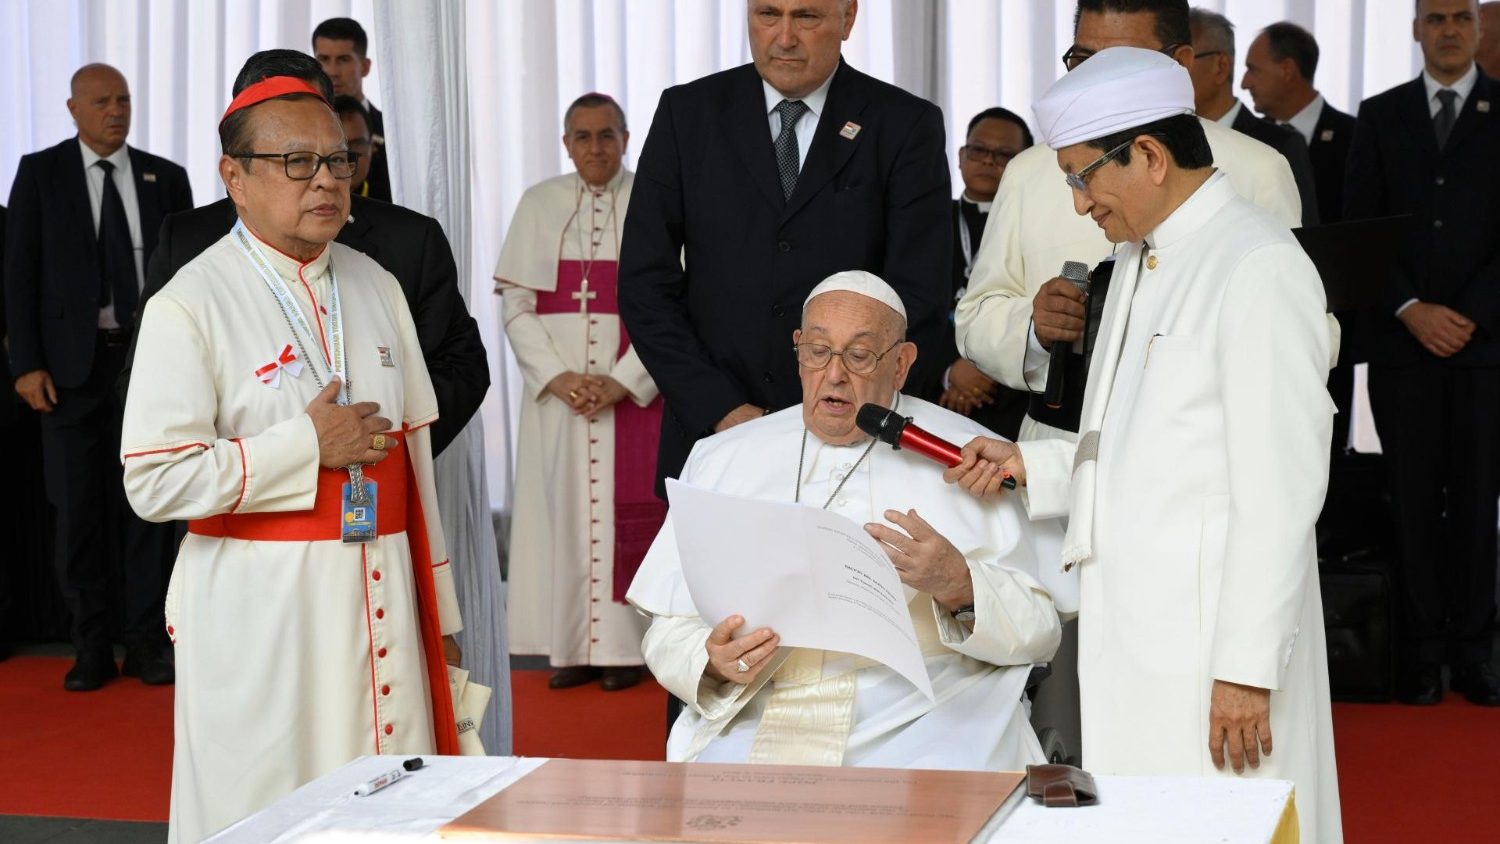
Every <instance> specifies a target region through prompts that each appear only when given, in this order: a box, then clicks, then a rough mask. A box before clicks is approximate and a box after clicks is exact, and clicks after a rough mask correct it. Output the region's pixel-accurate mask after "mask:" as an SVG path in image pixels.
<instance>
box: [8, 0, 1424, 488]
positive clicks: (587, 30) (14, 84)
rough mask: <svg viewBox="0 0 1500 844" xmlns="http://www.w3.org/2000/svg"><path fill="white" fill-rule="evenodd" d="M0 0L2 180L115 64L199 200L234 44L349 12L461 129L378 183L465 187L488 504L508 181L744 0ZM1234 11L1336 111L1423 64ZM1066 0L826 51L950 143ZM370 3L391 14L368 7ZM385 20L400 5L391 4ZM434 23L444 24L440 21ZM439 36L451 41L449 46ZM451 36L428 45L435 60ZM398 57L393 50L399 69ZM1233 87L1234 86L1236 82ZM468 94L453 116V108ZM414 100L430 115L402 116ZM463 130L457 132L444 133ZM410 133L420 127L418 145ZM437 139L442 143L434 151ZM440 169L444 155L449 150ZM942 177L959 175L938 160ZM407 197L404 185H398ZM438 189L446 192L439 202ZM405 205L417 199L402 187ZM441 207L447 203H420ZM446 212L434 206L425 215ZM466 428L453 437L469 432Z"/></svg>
mask: <svg viewBox="0 0 1500 844" xmlns="http://www.w3.org/2000/svg"><path fill="white" fill-rule="evenodd" d="M380 2H382V3H385V2H388V3H389V4H390V8H385V7H383V6H382V7H381V11H380V14H377V5H378V4H377V0H263V2H255V0H0V191H3V192H4V194H8V193H9V189H10V182H11V179H12V178H13V176H14V173H15V167H16V161H17V159H18V158H19V157H20V156H21V155H22V154H23V153H26V152H30V151H32V150H36V149H40V148H42V147H43V146H47V145H50V144H54V143H56V142H58V141H59V140H61V139H63V138H65V137H67V136H68V135H71V134H72V133H73V127H72V122H71V120H70V119H69V117H68V113H67V110H66V108H65V107H64V102H65V101H66V100H67V94H68V91H67V85H68V78H69V76H70V75H71V74H72V72H73V71H74V70H75V69H77V67H78V66H80V65H82V64H84V63H86V62H90V61H105V62H109V63H111V64H113V65H115V66H116V67H118V68H119V69H120V70H121V71H123V72H124V73H125V75H126V77H127V78H128V79H129V80H130V83H131V86H132V91H133V93H134V100H135V124H134V128H133V130H132V132H131V138H130V141H131V143H132V144H134V145H136V146H139V147H142V148H144V149H148V150H150V151H152V152H154V153H157V154H158V155H164V156H166V157H168V158H171V159H173V160H175V161H178V162H180V163H182V164H183V165H184V166H186V167H187V168H188V172H189V175H190V176H191V177H192V179H193V185H194V190H195V192H196V196H197V198H198V200H199V201H200V202H207V201H210V200H212V199H214V198H216V197H218V196H222V194H223V189H222V187H221V186H220V185H219V184H218V179H217V177H216V175H215V169H214V167H215V161H216V160H217V156H218V145H217V140H216V136H215V132H214V127H215V126H216V124H217V122H218V117H219V115H220V114H221V113H222V110H223V108H224V106H225V104H226V103H227V101H228V91H229V84H230V82H231V81H232V79H233V76H234V73H235V71H236V70H237V69H238V68H239V66H240V64H241V62H243V61H244V58H245V57H246V56H247V55H249V54H250V53H251V52H254V51H255V50H259V49H265V48H268V47H291V48H295V49H301V50H306V49H308V40H307V39H308V34H309V33H310V32H311V30H312V27H313V26H314V25H316V23H317V22H318V21H320V20H322V19H324V18H327V17H332V16H336V15H348V16H350V17H354V18H355V19H357V20H360V21H362V22H363V23H364V24H365V26H366V29H367V30H370V31H371V34H372V41H371V46H370V55H371V58H373V59H374V70H373V71H372V73H371V75H370V78H369V79H367V80H366V90H367V92H369V93H370V95H371V99H372V100H374V101H375V103H376V104H377V105H379V106H381V108H382V109H385V110H387V111H389V112H390V117H391V120H389V121H388V125H387V132H388V134H392V133H395V134H394V135H393V136H394V137H398V138H404V137H406V135H407V133H409V132H415V133H416V134H417V137H418V138H423V137H424V136H425V140H426V141H427V142H429V144H430V145H435V146H440V145H442V144H459V143H462V142H464V141H467V143H468V146H469V152H468V164H467V174H466V175H456V174H459V173H462V161H457V162H455V161H454V160H451V159H450V160H448V161H446V163H445V164H444V165H443V166H444V167H445V168H446V169H445V170H444V171H443V172H437V171H433V170H431V169H429V165H430V162H414V161H411V160H409V158H404V157H403V156H405V155H406V153H407V152H408V151H410V150H413V149H415V148H417V147H418V142H417V141H413V142H411V143H409V144H408V143H405V142H403V143H401V144H396V143H393V144H392V151H391V157H392V161H393V164H394V165H395V168H396V169H395V172H393V174H392V175H393V178H394V179H395V180H396V195H397V199H398V200H400V201H406V202H412V203H415V202H418V201H420V202H427V201H429V199H430V200H432V201H436V197H427V195H426V194H427V188H425V187H422V186H420V185H415V184H414V182H413V181H412V180H415V179H424V180H425V179H429V178H442V179H451V180H456V181H460V182H463V181H466V182H467V184H468V186H469V189H470V191H469V198H468V215H467V220H468V224H469V227H470V228H469V237H468V240H469V249H468V259H469V266H468V279H469V290H468V293H469V294H470V300H469V301H470V308H471V310H472V311H473V313H474V316H475V318H476V319H478V320H479V323H480V326H481V329H482V330H483V332H484V334H485V342H486V344H487V346H488V348H489V349H490V356H491V367H492V372H491V374H492V381H493V383H494V385H495V388H494V389H493V390H491V392H490V395H489V397H488V399H487V400H486V402H485V405H484V408H483V411H482V419H483V429H484V442H483V453H484V458H485V463H484V465H485V472H486V481H487V487H488V490H489V494H490V499H491V503H492V504H493V506H494V507H495V508H497V509H508V507H509V501H510V495H511V490H510V478H511V474H512V469H513V466H514V456H513V454H512V449H513V448H514V437H513V436H512V435H511V434H512V430H513V426H514V421H515V418H516V415H517V410H516V408H517V400H518V395H519V389H520V378H519V376H518V374H517V372H516V370H515V367H514V365H513V364H512V363H511V362H510V360H509V352H508V349H507V347H506V345H505V343H504V337H503V332H502V331H501V330H500V325H499V319H498V308H497V302H496V297H494V296H493V295H492V293H491V292H490V291H491V282H490V275H491V272H492V270H493V268H494V263H495V259H496V257H497V256H498V255H499V251H500V244H501V242H502V240H503V238H504V235H505V229H506V226H507V224H508V223H509V220H510V214H511V212H512V210H513V209H514V208H515V204H516V202H517V201H518V200H519V199H520V196H521V193H522V192H523V191H524V190H525V189H526V187H527V186H528V185H531V184H533V183H535V182H537V181H540V180H542V179H544V178H547V177H549V176H553V175H556V174H558V173H561V172H564V171H565V170H566V169H567V168H568V167H569V163H568V161H567V159H566V157H565V156H564V154H563V149H562V144H561V143H560V140H559V139H560V137H561V135H562V126H561V123H562V111H563V109H564V108H565V107H566V105H567V104H568V103H569V102H570V101H572V100H573V99H574V98H575V97H577V96H578V95H579V94H582V93H584V92H586V91H602V92H605V93H608V94H611V95H613V96H614V97H616V98H617V99H618V100H619V101H620V103H621V105H622V106H623V107H624V108H625V111H626V114H627V115H628V116H629V118H630V122H631V126H632V129H633V132H634V134H633V137H632V139H631V147H630V150H629V152H628V153H627V166H628V165H629V164H630V163H631V162H633V161H634V156H635V153H636V152H638V150H639V148H640V145H641V144H642V143H643V142H644V141H645V137H646V132H647V130H648V129H649V124H650V120H651V116H652V114H653V112H654V111H655V108H656V103H657V99H658V97H659V96H660V93H661V91H662V89H663V88H665V87H667V86H669V85H673V84H678V83H681V82H686V81H689V80H692V79H694V78H697V77H699V76H702V75H704V74H707V73H712V72H714V71H717V70H722V69H725V68H729V67H733V66H735V65H737V64H741V63H743V62H746V61H748V60H749V50H748V47H747V45H746V40H745V3H744V2H742V0H380ZM1198 5H1202V6H1205V7H1207V8H1211V9H1214V10H1216V11H1220V12H1223V13H1224V14H1226V15H1227V16H1228V17H1229V18H1230V19H1231V20H1232V21H1234V22H1235V24H1236V26H1237V28H1238V33H1237V36H1236V41H1237V45H1238V47H1239V50H1240V64H1241V65H1242V64H1243V56H1244V51H1245V50H1246V49H1247V48H1248V46H1249V43H1250V41H1251V39H1253V38H1254V36H1255V34H1256V33H1257V32H1258V31H1259V29H1260V28H1261V27H1263V26H1265V25H1266V24H1268V23H1271V22H1273V21H1277V20H1291V21H1294V22H1296V23H1299V24H1301V25H1303V26H1305V27H1307V28H1309V29H1310V30H1311V31H1312V32H1313V33H1314V34H1315V35H1316V36H1317V38H1318V41H1319V44H1320V45H1321V47H1322V54H1323V58H1322V62H1321V66H1320V67H1319V70H1318V78H1317V83H1318V86H1319V88H1320V89H1321V90H1322V91H1323V92H1324V94H1325V95H1326V96H1327V97H1328V99H1329V101H1330V102H1331V103H1333V104H1334V105H1335V106H1336V107H1338V108H1340V109H1343V110H1345V111H1353V110H1354V109H1355V108H1356V107H1357V105H1358V103H1359V101H1360V100H1361V99H1363V98H1364V97H1366V96H1369V95H1371V94H1374V93H1378V92H1380V91H1383V90H1385V89H1387V88H1389V87H1391V86H1393V85H1396V84H1398V83H1400V82H1403V81H1405V80H1407V79H1410V78H1412V77H1413V76H1414V75H1415V74H1416V72H1417V71H1418V69H1419V68H1420V66H1421V62H1420V53H1419V52H1418V50H1417V49H1416V46H1415V44H1413V42H1412V40H1411V17H1412V4H1411V2H1410V0H1201V2H1200V3H1199V4H1198ZM1073 6H1074V4H1073V3H1072V2H1069V0H864V2H862V3H861V4H860V11H859V20H858V22H857V24H856V26H855V30H854V36H853V38H851V39H850V41H849V42H848V43H847V44H846V45H845V56H846V57H847V58H848V60H849V62H850V63H851V64H852V65H854V66H855V67H857V68H859V69H860V70H863V71H865V72H867V73H870V74H871V75H873V76H876V77H877V78H880V79H885V80H887V81H890V82H893V83H895V84H898V85H901V86H902V87H905V88H907V89H908V90H911V91H913V92H915V93H917V94H920V95H922V96H924V97H927V98H929V99H932V100H933V101H934V102H936V103H937V104H938V105H939V106H941V107H942V108H943V111H944V113H945V114H946V115H947V125H948V135H949V147H950V153H952V152H953V151H956V150H957V148H958V146H959V145H960V144H961V143H962V139H961V137H960V136H961V134H962V132H963V127H964V126H965V125H966V124H967V122H968V119H969V117H970V116H972V115H973V114H975V113H977V112H978V111H980V110H981V109H983V108H985V107H988V106H990V105H996V104H998V105H1004V106H1006V107H1008V108H1011V109H1012V110H1014V111H1016V112H1018V113H1020V114H1022V115H1024V116H1027V117H1029V116H1030V107H1031V102H1032V100H1033V98H1035V97H1036V96H1037V95H1038V94H1040V93H1041V92H1042V91H1044V90H1045V89H1046V87H1047V86H1048V85H1049V84H1051V82H1052V81H1053V80H1054V79H1056V77H1057V75H1058V74H1059V73H1061V72H1062V63H1061V61H1060V60H1059V57H1060V56H1061V55H1062V53H1063V51H1064V50H1065V49H1066V48H1067V46H1068V45H1069V44H1070V43H1071V39H1072V18H1073ZM381 15H387V16H389V17H388V19H387V22H386V23H384V24H382V23H380V21H381V20H382V18H381ZM455 15H459V17H458V18H457V19H462V20H463V21H464V23H463V27H462V33H463V36H464V37H463V42H464V43H463V44H462V45H461V47H462V49H461V50H460V51H459V52H458V53H456V54H457V55H464V54H465V53H466V56H465V58H464V64H463V65H462V66H460V67H461V68H462V69H463V70H462V71H461V70H460V67H449V68H448V69H447V71H446V72H450V73H452V72H466V73H467V83H468V96H467V102H466V103H465V101H464V98H463V97H462V96H460V95H459V92H460V91H461V87H458V88H452V89H448V90H446V91H445V92H444V93H443V96H445V97H456V99H453V100H452V101H451V102H445V103H443V104H441V106H438V105H435V104H434V105H433V106H432V110H431V111H428V110H426V107H424V106H422V105H421V104H420V103H417V102H412V103H408V102H407V101H406V99H405V98H406V97H407V96H414V95H413V94H411V93H404V92H406V91H407V89H406V88H404V87H402V86H401V85H396V84H394V83H395V82H396V81H397V78H398V77H399V78H400V81H402V82H403V83H404V81H405V80H406V79H407V77H408V76H410V75H411V74H418V75H425V72H426V69H424V68H422V67H421V66H422V65H423V64H432V63H438V62H442V61H444V60H445V59H444V58H443V57H441V56H436V55H433V54H432V53H430V52H428V51H427V50H426V48H418V49H407V48H406V47H407V45H406V42H407V41H408V40H411V41H413V43H416V44H424V43H428V42H424V41H422V40H421V39H424V38H428V37H430V32H429V31H428V30H427V29H425V28H423V29H418V28H415V27H416V21H419V20H422V19H424V18H428V17H430V18H433V19H435V20H448V21H452V20H454V19H455V17H454V16H455ZM397 21H400V23H399V24H397V23H396V22H397ZM444 31H445V32H448V33H450V34H449V35H447V36H444V37H447V38H451V39H452V40H453V41H455V42H456V41H457V34H456V33H455V31H454V30H451V29H450V30H444ZM449 46H453V47H455V48H457V47H459V45H457V44H453V45H449ZM453 55H454V54H453V53H449V54H447V57H448V59H451V58H452V56H453ZM397 68H399V71H398V70H397ZM1246 99H1247V100H1248V98H1246ZM459 103H463V104H465V105H466V106H467V121H468V127H467V133H464V132H463V129H462V125H461V119H460V118H461V116H462V115H463V108H462V107H456V106H457V104H459ZM403 115H411V116H412V117H411V119H412V120H422V121H426V120H427V119H429V118H430V119H432V120H434V121H439V120H440V121H442V122H432V123H428V122H419V123H417V125H415V126H413V125H412V124H411V123H410V122H408V123H405V125H400V124H401V121H402V120H404V119H405V118H404V117H403ZM460 136H462V137H460ZM423 148H430V147H429V146H428V145H423ZM453 149H457V147H451V148H450V153H451V152H452V150H453ZM455 167H457V168H459V169H458V170H455V169H454V168H455ZM955 184H957V174H956V172H955ZM418 197H423V198H422V199H420V200H418ZM454 198H455V197H454V196H452V195H450V196H449V197H448V199H446V200H444V201H451V200H453V199H454ZM417 207H423V206H422V205H420V204H419V205H418V206H417ZM427 210H428V212H429V213H435V214H438V216H439V217H440V218H442V219H444V222H445V224H447V225H449V226H450V229H449V236H450V237H454V239H455V246H457V245H458V243H459V240H458V238H457V237H455V231H454V230H453V228H451V226H452V225H453V224H454V223H455V222H457V221H460V220H462V219H463V216H464V215H463V213H462V208H461V207H455V208H437V207H433V208H428V209H427ZM445 215H451V216H445ZM471 447H473V444H472V443H471Z"/></svg>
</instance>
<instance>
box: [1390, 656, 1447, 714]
mask: <svg viewBox="0 0 1500 844" xmlns="http://www.w3.org/2000/svg"><path fill="white" fill-rule="evenodd" d="M1397 697H1398V698H1399V699H1400V700H1401V702H1402V703H1407V704H1411V705H1413V706H1436V705H1438V704H1439V703H1442V702H1443V671H1442V669H1441V668H1439V667H1438V666H1436V665H1423V666H1421V667H1419V668H1415V669H1412V670H1411V671H1410V672H1409V673H1408V674H1407V675H1406V677H1405V678H1404V679H1403V681H1402V683H1401V692H1400V694H1399V695H1397Z"/></svg>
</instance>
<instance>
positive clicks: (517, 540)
mask: <svg viewBox="0 0 1500 844" xmlns="http://www.w3.org/2000/svg"><path fill="white" fill-rule="evenodd" d="M564 123H565V129H566V133H565V134H564V136H563V145H564V147H566V148H567V150H568V155H569V156H570V157H571V158H572V160H573V163H574V166H575V168H576V172H575V173H570V174H568V175H565V176H558V177H556V178H553V179H548V180H547V181H545V182H542V183H540V184H538V185H534V186H533V187H532V188H530V189H529V190H527V191H526V193H525V195H524V196H522V197H521V203H520V205H518V206H517V207H516V213H515V217H514V219H513V220H512V222H511V226H510V231H509V233H508V234H507V235H506V238H505V246H504V247H503V249H502V250H501V252H500V262H499V264H498V266H496V268H495V280H496V292H497V293H499V294H500V295H501V296H502V297H503V301H504V320H505V333H506V336H507V337H508V338H509V340H510V345H511V349H512V350H513V351H514V352H515V356H516V362H517V364H519V366H520V369H521V375H522V378H523V379H524V382H525V387H526V390H525V397H524V400H523V403H522V405H521V425H520V431H519V438H520V447H519V448H518V450H517V455H518V457H517V462H516V494H515V505H514V507H515V509H514V511H513V518H512V520H511V533H510V592H509V600H508V605H507V614H508V617H509V619H510V621H509V625H510V631H509V632H510V649H511V652H512V653H516V654H545V655H547V656H548V657H549V659H550V661H551V664H552V666H553V667H554V672H553V675H552V678H551V681H550V686H551V687H552V688H554V689H557V688H567V687H570V686H576V685H581V684H583V683H587V682H590V681H592V680H594V679H598V680H599V682H600V685H601V686H602V687H603V688H604V689H605V690H606V691H616V690H619V689H624V688H629V687H630V686H633V685H635V684H637V683H638V682H640V678H641V669H640V665H641V663H642V657H641V636H642V635H643V634H644V633H645V629H646V620H645V619H644V618H643V617H642V616H641V615H640V613H637V612H636V611H635V609H634V608H632V607H631V606H629V605H628V604H626V603H625V590H626V589H627V588H629V586H630V580H631V578H632V577H634V576H635V572H636V569H637V568H639V567H640V563H641V559H642V558H643V557H644V556H645V553H646V549H647V547H649V545H650V543H651V540H652V538H653V537H655V536H656V532H657V530H658V529H660V527H661V524H662V519H663V518H664V517H665V515H666V505H665V504H664V503H663V502H662V501H661V500H660V499H658V498H657V497H656V495H655V493H654V492H653V490H652V479H653V478H654V477H655V472H656V449H657V442H658V440H659V438H660V432H661V407H662V403H661V399H660V398H659V397H658V395H657V390H656V384H655V382H653V381H652V380H651V376H650V375H648V374H647V373H646V368H645V367H644V366H642V365H641V360H640V358H639V357H637V356H636V353H635V349H634V348H633V347H632V346H631V345H630V339H629V337H628V336H627V335H626V333H625V324H624V323H623V322H622V321H621V320H620V316H619V307H618V305H617V302H618V296H617V295H616V284H615V279H616V267H617V261H618V258H619V254H620V232H621V230H622V229H623V227H624V222H625V211H626V208H627V207H628V206H629V204H630V187H631V184H632V182H633V178H634V177H633V176H632V174H631V173H630V172H629V171H627V170H625V169H623V168H622V167H621V161H622V159H623V156H624V153H625V146H626V143H627V142H628V141H629V138H630V133H629V132H628V131H626V129H625V116H624V113H623V112H621V111H620V108H619V106H618V105H617V104H616V103H615V101H614V100H612V99H610V98H609V97H606V96H605V95H603V94H586V95H584V96H583V97H580V98H579V99H578V100H577V101H576V102H574V103H573V105H572V106H571V107H570V108H569V109H568V111H567V115H566V118H565V121H564Z"/></svg>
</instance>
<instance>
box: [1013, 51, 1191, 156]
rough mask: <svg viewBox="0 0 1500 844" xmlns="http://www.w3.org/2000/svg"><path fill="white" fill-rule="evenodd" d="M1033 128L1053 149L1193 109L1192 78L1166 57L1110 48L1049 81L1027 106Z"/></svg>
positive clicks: (1160, 54) (1185, 112) (1151, 53)
mask: <svg viewBox="0 0 1500 844" xmlns="http://www.w3.org/2000/svg"><path fill="white" fill-rule="evenodd" d="M1031 108H1032V112H1033V113H1034V114H1035V115H1036V125H1037V130H1038V131H1039V133H1040V134H1041V136H1042V138H1043V140H1045V141H1046V143H1047V146H1049V147H1051V148H1053V149H1055V150H1057V149H1062V148H1063V147H1070V146H1073V145H1074V144H1081V143H1083V142H1084V141H1092V140H1094V139H1095V138H1102V137H1104V136H1106V135H1112V134H1114V133H1116V132H1122V131H1124V130H1126V129H1134V128H1135V127H1137V126H1144V125H1146V124H1147V123H1151V122H1153V121H1156V120H1162V119H1165V118H1168V117H1173V116H1175V115H1179V114H1192V113H1193V80H1192V79H1191V78H1190V77H1189V76H1188V72H1187V69H1186V68H1184V67H1183V66H1182V65H1180V64H1178V63H1177V62H1176V61H1174V60H1173V59H1172V58H1171V57H1169V56H1166V55H1163V54H1162V53H1158V52H1157V51H1155V50H1143V49H1141V48H1140V47H1110V48H1109V49H1107V50H1100V51H1099V52H1097V53H1095V54H1094V55H1092V56H1090V57H1089V58H1088V59H1086V60H1085V61H1084V62H1083V64H1080V65H1079V66H1078V67H1076V68H1074V69H1073V70H1072V71H1070V72H1068V73H1067V74H1065V75H1064V76H1063V77H1062V78H1061V79H1059V80H1057V81H1056V82H1054V83H1052V87H1051V88H1048V89H1047V93H1045V94H1043V95H1042V98H1041V99H1039V100H1037V101H1036V103H1035V104H1033V105H1032V107H1031Z"/></svg>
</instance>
